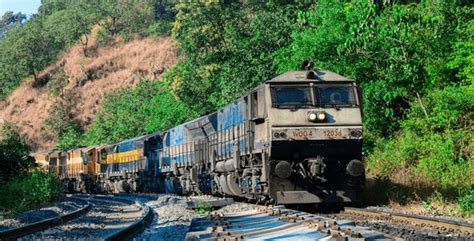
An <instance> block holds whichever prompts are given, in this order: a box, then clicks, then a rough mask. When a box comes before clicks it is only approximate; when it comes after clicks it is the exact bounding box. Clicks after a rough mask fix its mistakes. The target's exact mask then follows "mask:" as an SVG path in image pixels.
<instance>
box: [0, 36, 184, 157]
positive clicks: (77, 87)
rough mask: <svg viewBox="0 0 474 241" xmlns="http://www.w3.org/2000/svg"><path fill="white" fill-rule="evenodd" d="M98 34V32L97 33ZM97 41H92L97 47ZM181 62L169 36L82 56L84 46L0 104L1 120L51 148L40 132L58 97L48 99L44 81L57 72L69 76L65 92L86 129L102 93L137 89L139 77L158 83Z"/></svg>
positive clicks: (40, 145)
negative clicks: (120, 89) (73, 103)
mask: <svg viewBox="0 0 474 241" xmlns="http://www.w3.org/2000/svg"><path fill="white" fill-rule="evenodd" d="M93 32H94V31H93ZM93 44H94V40H93V39H92V41H91V46H93ZM176 63H177V49H176V43H175V41H173V40H172V39H170V38H163V39H158V40H154V39H142V40H134V41H131V42H128V43H123V42H122V41H120V40H117V42H116V43H115V44H114V45H113V46H109V47H104V48H98V49H94V48H91V49H90V51H89V54H88V56H87V57H86V56H84V54H83V52H82V47H81V46H80V45H76V46H73V47H72V48H70V49H69V50H68V51H66V52H64V53H62V54H61V55H60V57H59V58H58V61H57V62H56V64H54V65H51V66H49V67H48V68H46V69H45V70H44V71H43V72H42V73H41V74H40V76H41V80H40V81H38V82H36V83H34V82H33V81H32V80H31V79H28V80H25V81H24V82H23V83H22V84H21V86H19V87H18V88H17V89H16V90H15V91H14V92H13V93H12V94H11V95H10V96H8V97H7V98H6V100H5V101H2V102H1V103H0V122H3V121H10V122H13V123H16V124H18V125H19V126H20V129H21V130H22V132H23V133H24V134H26V135H27V136H28V137H29V138H30V141H31V144H32V145H33V147H34V149H35V151H36V150H45V149H49V148H51V147H52V146H53V145H54V143H53V142H52V141H50V140H47V139H45V138H44V137H42V134H41V128H42V127H43V122H44V120H45V119H46V118H47V117H48V111H47V110H48V108H49V107H50V105H51V103H53V101H54V98H52V97H49V96H48V92H47V88H46V83H47V81H48V80H49V78H50V77H51V76H52V75H53V74H54V73H55V72H56V71H57V70H58V69H59V68H64V70H65V72H66V74H67V75H68V76H69V83H68V85H67V86H66V88H65V89H66V90H68V91H70V92H71V93H72V94H73V95H72V96H73V97H72V98H74V100H73V101H74V102H75V103H76V108H75V109H74V110H73V113H74V116H75V118H76V119H77V121H78V122H79V123H81V124H82V125H83V126H84V127H86V128H87V126H88V125H90V124H91V122H92V121H93V119H94V117H95V113H96V111H97V110H98V109H99V108H100V106H101V103H102V100H103V98H104V95H105V94H106V93H108V92H110V91H111V90H113V89H116V88H120V87H124V86H133V85H135V84H137V83H138V81H139V80H141V79H144V78H146V79H159V78H160V75H161V73H162V72H163V71H164V70H165V69H167V68H168V67H170V66H171V65H174V64H176Z"/></svg>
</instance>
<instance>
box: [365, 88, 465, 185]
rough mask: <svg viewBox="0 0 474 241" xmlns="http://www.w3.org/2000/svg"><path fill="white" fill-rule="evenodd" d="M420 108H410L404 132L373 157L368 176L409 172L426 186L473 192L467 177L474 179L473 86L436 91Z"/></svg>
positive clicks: (415, 104)
mask: <svg viewBox="0 0 474 241" xmlns="http://www.w3.org/2000/svg"><path fill="white" fill-rule="evenodd" d="M421 103H422V104H423V105H422V104H421ZM421 103H420V102H419V101H417V100H414V102H413V103H411V109H410V111H409V112H408V114H407V117H408V118H407V119H405V120H403V121H401V126H402V129H401V130H400V131H398V132H397V134H395V135H394V136H393V137H392V138H391V139H389V140H387V139H380V140H379V142H378V143H377V145H376V148H375V149H374V151H373V153H372V154H371V155H370V156H369V163H368V164H369V171H370V172H371V173H373V174H376V175H382V176H390V175H392V174H393V173H395V172H397V170H407V169H408V170H412V171H414V172H415V173H418V174H420V175H422V176H423V177H424V178H425V180H423V181H424V182H428V183H429V184H430V185H432V186H433V187H437V188H442V189H452V190H453V191H456V189H459V190H466V189H469V188H470V187H472V186H473V185H474V180H473V179H472V178H470V179H469V178H468V179H466V178H464V177H466V176H471V175H472V174H473V173H474V159H473V158H472V150H473V144H472V142H471V136H472V135H471V133H472V129H471V124H470V120H471V118H472V110H473V108H474V92H473V91H472V86H470V87H447V88H444V89H434V90H432V92H431V93H429V94H428V95H427V96H426V97H425V98H423V99H422V102H421ZM423 109H424V110H423ZM424 111H426V112H427V116H425V114H424Z"/></svg>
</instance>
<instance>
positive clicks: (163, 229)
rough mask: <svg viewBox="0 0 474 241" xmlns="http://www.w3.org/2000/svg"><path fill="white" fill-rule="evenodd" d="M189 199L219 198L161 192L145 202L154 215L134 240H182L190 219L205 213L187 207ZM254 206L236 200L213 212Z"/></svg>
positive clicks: (226, 212) (245, 208) (243, 209)
mask: <svg viewBox="0 0 474 241" xmlns="http://www.w3.org/2000/svg"><path fill="white" fill-rule="evenodd" d="M190 200H219V198H217V197H213V196H207V195H200V196H190V197H183V196H176V195H173V194H162V195H160V196H159V197H158V199H157V200H152V201H149V202H148V203H146V204H147V205H148V206H149V207H150V208H151V209H152V210H153V211H154V212H155V217H154V219H153V221H152V222H151V224H150V225H149V227H148V228H147V229H145V230H144V231H143V232H142V233H141V234H140V235H139V236H138V237H136V238H134V240H184V239H185V237H186V233H187V232H188V230H189V226H190V225H191V221H192V219H193V218H197V217H202V216H205V215H206V214H199V213H198V212H197V211H196V210H191V209H187V205H186V202H187V201H190ZM256 206H257V205H254V204H248V203H240V202H236V203H233V204H231V205H228V206H225V207H223V208H221V209H218V210H215V211H213V212H214V213H216V212H219V213H223V214H228V213H237V212H241V211H247V210H253V209H255V207H256Z"/></svg>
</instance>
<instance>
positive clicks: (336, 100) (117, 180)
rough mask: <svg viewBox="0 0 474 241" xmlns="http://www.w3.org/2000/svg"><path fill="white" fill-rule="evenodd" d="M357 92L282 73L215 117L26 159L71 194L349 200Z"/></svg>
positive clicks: (361, 178)
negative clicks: (41, 165)
mask: <svg viewBox="0 0 474 241" xmlns="http://www.w3.org/2000/svg"><path fill="white" fill-rule="evenodd" d="M361 96H362V95H361V91H360V88H359V87H358V86H357V85H356V82H355V81H354V80H352V79H348V78H346V77H344V76H342V75H339V74H337V73H334V72H331V71H328V70H311V69H303V70H295V71H288V72H285V73H283V74H281V75H278V76H275V77H274V78H271V79H269V80H266V81H264V82H262V83H261V84H260V85H258V86H257V87H256V88H254V89H253V90H252V91H250V92H248V93H246V94H244V95H243V96H241V97H240V98H238V99H236V100H234V101H232V102H231V103H229V104H228V105H226V106H224V107H223V108H221V109H219V110H218V111H216V112H213V113H210V114H207V115H204V116H201V117H199V118H196V119H194V120H191V121H189V122H186V123H183V124H180V125H178V126H175V127H172V128H169V129H166V130H162V131H158V132H155V133H151V134H147V135H143V136H139V137H135V138H131V139H128V140H124V141H121V142H118V143H115V144H107V145H97V146H92V147H83V148H78V149H74V150H69V151H65V152H61V151H51V152H47V153H40V154H36V155H34V156H35V158H36V160H37V162H38V163H41V164H43V165H44V166H46V167H45V170H49V171H51V172H53V173H55V174H56V175H57V176H58V177H59V178H60V180H61V182H62V184H63V185H64V187H65V189H66V190H68V191H70V192H97V193H123V192H166V193H176V194H180V195H186V194H191V193H203V194H211V195H218V196H231V197H238V198H242V199H248V200H252V201H256V202H259V203H272V204H325V203H336V204H337V203H339V204H344V203H354V202H356V201H357V200H358V198H359V196H360V194H361V191H362V189H363V187H364V183H365V173H364V170H365V168H364V163H363V161H362V142H363V129H362V97H361Z"/></svg>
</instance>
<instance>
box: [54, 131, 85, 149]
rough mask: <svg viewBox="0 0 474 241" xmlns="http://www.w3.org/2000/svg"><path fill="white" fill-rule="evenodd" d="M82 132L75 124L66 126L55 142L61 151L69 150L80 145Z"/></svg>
mask: <svg viewBox="0 0 474 241" xmlns="http://www.w3.org/2000/svg"><path fill="white" fill-rule="evenodd" d="M81 140H82V132H81V131H80V130H78V129H77V128H75V126H68V127H67V129H66V131H65V132H64V133H63V134H62V135H61V137H60V139H59V140H58V142H57V144H56V148H58V149H59V150H62V151H66V150H71V149H74V148H77V147H80V146H81Z"/></svg>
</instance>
